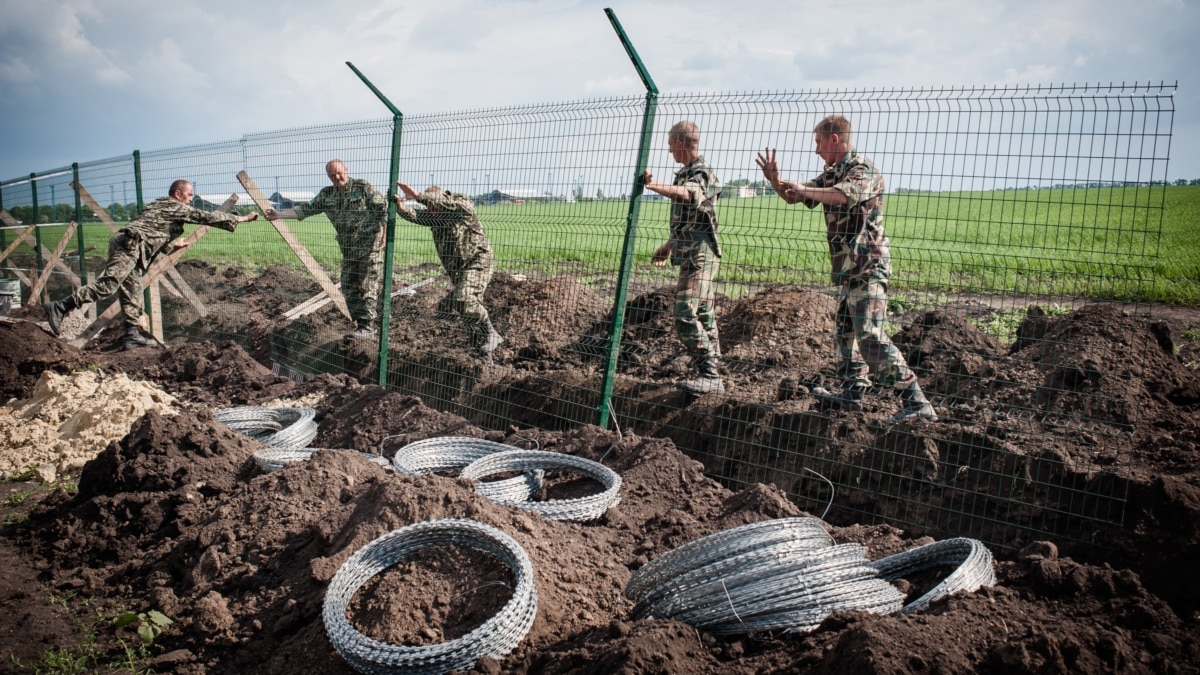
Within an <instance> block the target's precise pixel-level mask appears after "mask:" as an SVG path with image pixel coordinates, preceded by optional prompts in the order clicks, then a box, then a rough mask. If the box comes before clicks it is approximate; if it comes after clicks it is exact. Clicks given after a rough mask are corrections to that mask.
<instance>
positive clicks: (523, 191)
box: [487, 188, 553, 204]
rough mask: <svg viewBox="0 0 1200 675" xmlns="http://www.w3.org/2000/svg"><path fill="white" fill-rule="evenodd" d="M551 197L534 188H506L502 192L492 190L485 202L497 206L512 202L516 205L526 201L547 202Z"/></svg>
mask: <svg viewBox="0 0 1200 675" xmlns="http://www.w3.org/2000/svg"><path fill="white" fill-rule="evenodd" d="M551 199H553V197H552V196H551V195H549V194H546V193H545V192H542V191H540V190H536V189H534V188H507V189H503V190H492V191H491V192H489V193H488V196H487V202H488V203H489V204H497V203H499V202H514V203H517V204H520V203H523V202H527V201H541V202H545V201H549V200H551Z"/></svg>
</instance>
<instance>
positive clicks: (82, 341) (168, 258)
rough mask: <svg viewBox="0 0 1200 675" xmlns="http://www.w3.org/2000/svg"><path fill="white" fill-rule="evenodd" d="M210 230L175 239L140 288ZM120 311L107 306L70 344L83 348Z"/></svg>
mask: <svg viewBox="0 0 1200 675" xmlns="http://www.w3.org/2000/svg"><path fill="white" fill-rule="evenodd" d="M237 200H238V196H237V195H230V196H229V199H226V200H225V203H224V204H222V205H221V206H220V207H218V208H217V209H216V210H217V211H220V212H222V213H228V212H229V211H230V210H232V209H233V207H234V205H235V204H237ZM210 229H212V228H210V227H209V226H208V225H200V226H197V227H196V229H195V230H192V233H191V234H189V235H188V236H186V237H184V238H182V239H177V240H176V242H178V244H179V246H180V247H179V248H178V249H176V250H174V251H172V252H171V253H169V254H167V255H165V256H162V257H160V258H159V259H158V260H155V261H154V262H153V263H150V267H149V269H147V270H146V273H145V274H144V275H142V287H143V288H144V287H146V285H148V284H150V283H153V282H154V280H155V279H158V278H159V277H160V276H162V275H163V274H164V273H165V272H166V271H167V270H168V269H173V268H174V265H175V263H176V262H178V261H179V259H180V258H182V257H183V254H184V253H187V251H188V249H189V248H191V247H192V245H193V244H195V243H196V242H198V241H200V238H201V237H203V236H204V235H206V234H208V231H209V230H210ZM120 311H121V303H119V302H114V303H113V304H111V305H109V306H108V309H106V310H104V311H103V312H102V313H101V314H100V316H98V317H96V320H95V321H93V322H92V325H90V326H88V327H87V328H85V329H84V330H83V332H81V333H80V334H79V335H77V336H76V337H75V338H74V339H72V340H70V344H72V345H74V346H76V347H83V346H84V345H86V344H87V343H88V341H90V340H91V339H92V338H94V337H96V336H97V335H99V334H100V331H102V330H104V329H105V328H106V327H107V326H108V324H109V322H111V321H112V320H113V319H114V318H116V316H117V314H118V313H120ZM160 342H161V340H160Z"/></svg>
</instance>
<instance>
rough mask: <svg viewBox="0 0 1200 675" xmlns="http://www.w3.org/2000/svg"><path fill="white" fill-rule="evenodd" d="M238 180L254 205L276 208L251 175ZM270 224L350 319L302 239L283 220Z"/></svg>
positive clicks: (241, 174)
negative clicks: (301, 241)
mask: <svg viewBox="0 0 1200 675" xmlns="http://www.w3.org/2000/svg"><path fill="white" fill-rule="evenodd" d="M237 178H238V181H239V182H241V184H242V187H244V188H246V194H248V195H250V198H251V199H253V200H254V203H255V204H256V205H257V206H258V208H260V209H262V210H263V212H264V213H265V212H266V211H267V209H271V208H274V206H273V205H272V204H271V202H270V201H268V200H267V198H266V196H265V195H263V193H262V190H259V189H258V185H256V184H255V183H254V180H253V179H251V178H250V174H248V173H246V172H245V171H239V172H238V175H237ZM270 223H271V225H272V226H274V227H275V231H276V232H278V233H279V236H281V237H283V240H284V241H285V242H287V245H288V246H290V247H291V249H292V252H293V253H295V254H296V257H298V258H300V262H301V263H303V265H304V267H305V269H307V270H308V273H309V274H311V275H312V276H313V278H314V279H316V280H317V284H319V285H320V286H321V289H322V290H324V291H325V294H326V295H328V296H329V297H331V298H333V304H334V305H336V306H337V308H338V311H339V312H341V313H342V314H343V315H345V317H346V318H347V319H349V318H350V310H349V309H347V308H346V298H344V297H342V292H341V291H340V290H338V287H337V286H335V285H334V284H333V281H331V280H330V279H329V277H328V276H327V275H326V274H325V270H323V269H321V266H320V265H319V264H317V261H316V260H315V259H314V258H313V257H312V254H310V253H309V252H308V249H306V248H304V244H302V243H300V238H299V237H297V236H296V233H295V232H292V229H291V228H290V227H288V226H287V224H286V223H284V222H283V219H282V218H276V219H275V220H272V221H270Z"/></svg>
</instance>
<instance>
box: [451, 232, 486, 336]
mask: <svg viewBox="0 0 1200 675" xmlns="http://www.w3.org/2000/svg"><path fill="white" fill-rule="evenodd" d="M494 269H495V265H494V262H493V259H492V253H491V251H484V252H483V253H481V254H480V255H476V256H475V257H473V258H471V259H469V260H465V261H463V263H462V266H461V267H458V266H455V268H454V269H447V270H446V272H447V274H449V275H450V282H451V283H453V284H454V291H453V293H452V295H451V297H450V304H451V307H452V308H453V309H454V311H455V312H457V313H458V315H459V317H461V318H462V322H463V326H465V327H466V329H467V335H468V338H469V342H470V344H471V347H479V346H480V345H482V344H483V342H484V340H486V339H487V334H488V333H487V325H488V321H489V320H490V317H489V316H488V311H487V307H484V306H483V294H484V292H485V291H487V287H488V284H489V283H491V281H492V273H493V271H494Z"/></svg>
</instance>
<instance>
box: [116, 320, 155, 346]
mask: <svg viewBox="0 0 1200 675" xmlns="http://www.w3.org/2000/svg"><path fill="white" fill-rule="evenodd" d="M156 344H158V343H157V342H155V341H154V340H150V339H147V338H146V336H144V335H142V331H141V330H140V329H139V328H138V327H137V326H136V325H133V324H125V336H124V337H123V338H121V346H122V347H124V348H125V350H126V351H128V350H130V349H139V348H141V347H153V346H154V345H156Z"/></svg>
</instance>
